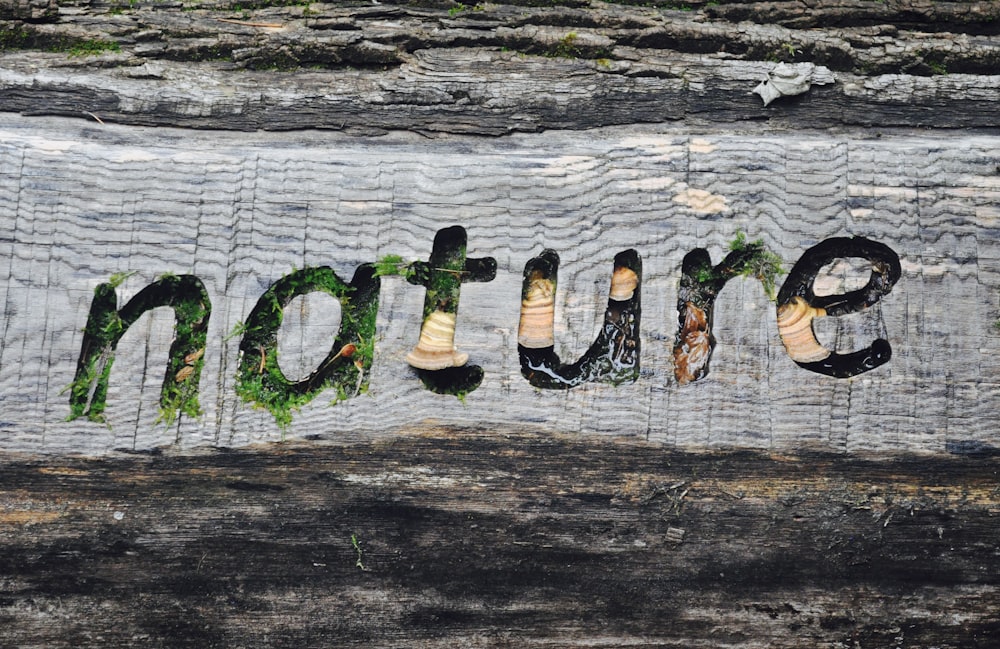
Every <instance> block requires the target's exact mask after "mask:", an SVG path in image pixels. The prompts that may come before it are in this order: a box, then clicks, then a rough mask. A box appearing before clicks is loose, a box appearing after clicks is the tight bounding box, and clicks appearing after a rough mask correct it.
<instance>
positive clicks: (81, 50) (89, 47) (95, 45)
mask: <svg viewBox="0 0 1000 649" xmlns="http://www.w3.org/2000/svg"><path fill="white" fill-rule="evenodd" d="M121 49H122V48H121V46H119V45H118V43H116V42H114V41H105V40H101V39H99V38H95V39H90V40H85V41H77V42H75V43H73V44H72V45H69V46H66V47H65V49H63V48H56V49H55V51H64V52H66V53H67V54H69V55H70V56H96V55H98V54H102V53H104V52H120V51H121Z"/></svg>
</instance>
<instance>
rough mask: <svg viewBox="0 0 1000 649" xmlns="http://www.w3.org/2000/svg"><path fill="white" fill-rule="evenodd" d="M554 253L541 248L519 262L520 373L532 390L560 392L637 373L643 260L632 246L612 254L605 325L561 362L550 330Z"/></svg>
mask: <svg viewBox="0 0 1000 649" xmlns="http://www.w3.org/2000/svg"><path fill="white" fill-rule="evenodd" d="M558 270H559V255H558V254H556V252H555V251H554V250H545V251H543V252H542V254H541V255H539V256H538V257H534V258H532V259H531V260H529V261H528V263H527V264H525V266H524V282H523V284H522V289H521V319H520V324H519V327H518V336H517V341H518V345H517V351H518V356H519V357H520V361H521V374H522V375H523V376H524V378H526V379H527V380H528V382H529V383H531V385H533V386H535V387H536V388H543V389H554V390H565V389H569V388H572V387H574V386H577V385H580V384H582V383H587V382H602V383H611V384H613V385H619V384H621V383H626V382H630V381H635V380H636V379H637V378H638V377H639V316H640V312H641V308H640V307H641V301H640V289H639V286H640V284H641V282H642V260H641V259H640V257H639V254H638V253H637V252H636V251H635V250H626V251H624V252H620V253H618V254H617V255H616V256H615V260H614V269H613V271H612V274H611V286H610V288H609V290H608V306H607V308H606V309H605V312H604V324H603V326H602V327H601V331H600V332H599V333H598V334H597V338H596V339H595V340H594V342H593V344H592V345H591V346H590V348H589V349H588V350H587V351H586V353H584V355H583V356H581V357H580V358H579V359H578V360H577V361H576V362H575V363H563V362H562V361H561V360H560V359H559V356H558V354H556V352H555V338H554V334H553V329H554V321H555V295H556V284H557V279H556V278H557V274H558Z"/></svg>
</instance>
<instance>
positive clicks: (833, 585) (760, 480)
mask: <svg viewBox="0 0 1000 649" xmlns="http://www.w3.org/2000/svg"><path fill="white" fill-rule="evenodd" d="M952 450H953V452H954V453H955V454H954V455H953V456H952V457H936V458H933V459H929V458H926V457H920V456H907V457H896V458H893V459H891V460H888V461H887V460H885V459H884V458H883V459H879V458H872V459H861V458H857V457H846V456H834V455H801V456H769V455H764V454H755V453H748V452H738V453H737V452H731V453H723V452H719V453H713V454H685V453H680V452H676V451H669V450H665V449H663V448H661V447H657V446H651V445H645V444H640V443H635V442H631V441H630V442H616V441H603V442H600V441H593V440H589V441H588V442H587V443H581V442H580V441H579V440H574V439H569V438H561V437H558V436H538V435H533V434H527V433H523V434H510V433H503V432H499V431H486V430H479V431H476V430H440V431H437V432H434V433H430V434H424V435H419V436H416V435H415V436H413V437H410V438H400V439H397V440H394V441H391V442H385V443H378V444H361V445H355V446H347V447H334V446H329V445H325V444H322V443H318V442H314V443H299V444H297V445H285V444H277V445H271V446H267V447H261V448H256V449H249V450H226V449H220V450H216V451H212V452H204V453H200V454H195V455H172V454H160V453H153V454H143V455H118V456H112V457H106V458H102V459H87V458H67V457H64V458H51V457H47V458H39V457H18V456H10V455H8V456H6V457H4V458H3V461H2V467H0V485H2V486H0V489H2V495H0V497H2V502H3V503H4V505H3V510H2V512H0V645H2V646H5V647H22V648H27V647H47V648H56V647H98V646H99V647H133V646H143V647H197V648H199V649H205V648H208V647H347V646H351V647H356V646H365V647H414V646H425V647H528V646H557V647H583V646H587V647H592V646H612V647H622V646H630V647H632V646H635V647H719V646H725V647H761V646H768V647H852V648H853V647H940V648H951V647H993V646H997V643H998V642H1000V591H998V582H1000V570H998V569H1000V551H998V543H997V537H996V530H997V522H998V521H997V518H998V513H1000V486H998V481H997V471H998V469H1000V465H998V461H997V459H996V456H995V454H994V453H993V452H992V449H989V448H986V447H968V448H965V447H962V448H954V449H952ZM352 537H353V538H354V539H355V540H356V541H357V547H354V545H353V544H352Z"/></svg>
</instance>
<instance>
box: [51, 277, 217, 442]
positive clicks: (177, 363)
mask: <svg viewBox="0 0 1000 649" xmlns="http://www.w3.org/2000/svg"><path fill="white" fill-rule="evenodd" d="M129 274H130V273H116V274H115V275H113V276H112V277H111V280H110V281H108V282H105V283H103V284H99V285H98V286H97V288H95V289H94V299H93V301H92V303H91V307H90V315H89V316H88V318H87V326H86V327H85V328H84V332H83V333H84V335H83V343H82V349H81V351H80V359H79V361H78V363H77V371H76V375H75V377H74V378H73V382H72V383H71V384H70V387H69V391H70V417H69V418H70V419H71V420H72V419H76V418H78V417H82V416H86V417H87V418H88V419H90V420H91V421H104V410H105V407H106V400H107V392H108V379H109V377H110V374H111V366H112V364H113V363H114V356H115V350H116V348H117V346H118V342H119V341H120V340H121V337H122V336H123V335H124V334H125V332H126V331H127V330H128V328H129V327H131V326H132V325H133V324H134V323H135V322H136V321H137V320H138V319H139V318H140V317H141V316H142V315H143V314H144V313H146V312H147V311H149V310H150V309H154V308H156V307H161V306H169V307H171V308H172V309H173V310H174V340H173V343H171V346H170V353H169V356H168V358H167V369H166V373H165V376H164V379H163V386H162V388H161V390H160V418H159V421H162V422H165V423H166V424H167V425H170V424H172V423H173V422H174V421H175V420H176V419H177V416H178V414H180V413H183V414H186V415H188V416H190V417H197V416H198V415H200V414H201V408H200V405H199V403H198V384H199V381H200V378H201V370H202V367H203V366H204V354H205V343H206V337H207V331H208V320H209V317H210V316H211V303H210V301H209V298H208V293H207V292H206V291H205V287H204V285H203V284H202V283H201V281H200V280H199V279H198V278H197V277H194V276H193V275H181V276H177V275H167V276H165V277H162V278H161V279H159V280H157V281H155V282H153V283H152V284H150V285H148V286H146V287H145V288H143V289H142V290H141V291H139V293H138V294H136V296H135V297H133V298H132V299H131V300H129V302H128V303H127V304H126V305H125V306H124V307H122V309H121V310H119V309H118V297H117V294H116V288H117V287H118V286H119V285H120V284H121V283H122V282H123V281H124V279H125V278H126V277H128V275H129Z"/></svg>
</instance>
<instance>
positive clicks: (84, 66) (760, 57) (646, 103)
mask: <svg viewBox="0 0 1000 649" xmlns="http://www.w3.org/2000/svg"><path fill="white" fill-rule="evenodd" d="M272 4H278V5H282V4H290V3H287V2H269V1H268V0H253V1H251V2H240V3H231V2H225V1H220V2H214V1H210V2H186V3H183V4H182V3H180V2H158V1H154V2H145V1H140V2H125V1H124V0H122V1H121V2H90V1H79V2H59V3H56V2H55V1H54V0H41V1H36V0H5V1H4V3H2V5H0V18H5V19H6V20H0V110H4V111H16V112H21V113H25V114H47V115H52V114H56V115H72V116H75V117H80V118H84V119H92V117H91V116H92V115H95V116H97V117H98V118H99V119H102V120H105V121H119V122H123V123H128V124H139V125H166V124H170V125H178V126H188V127H198V128H214V129H241V130H254V129H270V130H284V129H301V128H324V129H340V130H352V131H355V132H365V133H371V132H380V131H384V130H394V129H404V130H414V131H419V132H424V133H469V134H472V133H476V134H491V135H499V134H504V133H510V132H517V131H537V130H541V129H546V128H574V129H580V128H594V127H601V126H608V125H615V124H636V123H662V122H668V121H674V120H683V121H684V122H685V123H687V124H692V125H697V124H706V123H709V124H710V123H715V122H719V121H732V120H754V121H763V122H766V123H768V124H770V125H773V126H779V127H789V126H794V127H804V128H816V127H827V126H840V125H864V126H876V127H879V128H885V127H890V126H903V127H913V126H938V127H995V126H997V125H998V124H1000V76H997V73H998V71H1000V47H998V45H997V43H996V39H995V35H996V34H997V33H998V32H1000V27H998V25H1000V10H998V8H997V7H998V6H997V4H996V3H995V2H930V1H925V0H888V1H886V2H868V1H862V0H842V1H839V2H835V3H832V2H823V3H809V5H810V6H807V5H806V4H803V3H795V2H792V3H789V2H733V3H730V2H721V3H704V2H697V1H695V2H691V3H687V5H684V6H685V7H686V8H688V9H690V10H688V11H683V10H679V9H671V8H670V7H671V6H675V7H681V6H682V5H681V4H679V3H677V4H674V3H663V6H662V7H636V6H629V5H620V4H606V3H602V2H596V1H595V2H580V1H577V0H570V1H568V2H561V1H555V2H552V3H544V4H546V5H548V6H544V7H538V6H530V5H532V4H536V3H534V2H527V3H525V2H509V3H508V2H496V3H495V2H489V3H481V4H475V5H472V4H469V5H468V6H466V5H463V4H460V3H454V2H450V0H441V1H427V2H419V3H418V2H414V3H409V2H398V3H397V2H379V3H376V4H374V5H373V4H371V3H356V2H348V3H325V4H324V3H313V4H309V3H305V2H303V3H301V4H292V5H291V6H270V5H272ZM526 5H528V6H526ZM111 47H113V48H115V51H112V50H109V49H108V48H111ZM4 48H6V51H2V50H3V49H4ZM102 48H104V49H105V51H103V52H101V50H102ZM47 50H58V51H56V52H49V51H47ZM93 51H97V52H100V53H99V54H97V55H88V53H89V52H93ZM778 61H788V62H810V63H814V64H816V65H819V66H823V67H824V68H827V69H829V70H831V71H832V72H833V73H834V74H835V76H836V83H834V84H831V85H824V86H816V87H814V88H813V89H812V90H811V91H810V92H809V93H807V94H806V95H804V96H801V97H798V98H795V99H792V100H789V101H785V102H779V103H776V104H772V105H771V106H768V107H766V108H765V107H763V106H762V105H761V101H760V99H759V98H758V97H757V96H755V95H753V94H751V92H750V91H751V90H752V89H753V88H754V86H756V85H757V83H758V82H759V81H761V80H762V79H763V78H764V77H765V76H766V74H767V72H768V71H769V70H770V69H772V68H773V67H774V66H775V64H776V63H777V62H778Z"/></svg>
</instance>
